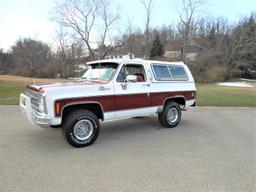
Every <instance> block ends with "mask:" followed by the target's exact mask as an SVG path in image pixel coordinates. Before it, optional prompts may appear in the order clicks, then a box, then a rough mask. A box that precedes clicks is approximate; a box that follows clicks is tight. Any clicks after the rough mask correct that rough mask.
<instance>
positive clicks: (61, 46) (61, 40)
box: [56, 25, 69, 79]
mask: <svg viewBox="0 0 256 192" xmlns="http://www.w3.org/2000/svg"><path fill="white" fill-rule="evenodd" d="M66 36H67V34H66V33H65V32H64V31H63V27H62V26H61V25H60V28H59V30H58V31H56V41H57V44H58V50H57V53H58V56H59V57H60V60H61V65H62V66H63V69H64V70H63V71H65V78H66V79H67V78H68V76H69V75H68V71H69V70H68V62H67V51H66V49H67V42H66Z"/></svg>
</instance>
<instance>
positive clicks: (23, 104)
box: [19, 93, 50, 127]
mask: <svg viewBox="0 0 256 192" xmlns="http://www.w3.org/2000/svg"><path fill="white" fill-rule="evenodd" d="M19 105H20V109H21V111H22V113H23V114H24V115H25V116H26V117H27V118H28V120H29V121H30V122H31V123H32V124H37V125H39V126H40V127H49V126H50V117H49V116H47V114H45V113H40V112H37V111H35V110H33V109H32V107H31V100H30V97H28V96H27V95H25V94H23V93H22V94H20V103H19Z"/></svg>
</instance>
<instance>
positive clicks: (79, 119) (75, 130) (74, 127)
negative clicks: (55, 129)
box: [62, 110, 100, 147]
mask: <svg viewBox="0 0 256 192" xmlns="http://www.w3.org/2000/svg"><path fill="white" fill-rule="evenodd" d="M99 131H100V123H99V119H98V117H97V116H96V115H95V114H94V113H92V112H91V111H88V110H76V111H73V112H71V113H70V114H68V115H67V117H66V118H65V119H64V122H63V125H62V132H63V135H64V137H65V138H66V140H67V141H68V143H69V144H70V145H72V146H74V147H85V146H88V145H91V144H93V143H94V141H95V140H96V139H97V137H98V135H99Z"/></svg>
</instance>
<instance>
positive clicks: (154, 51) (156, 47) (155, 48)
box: [150, 34, 164, 58]
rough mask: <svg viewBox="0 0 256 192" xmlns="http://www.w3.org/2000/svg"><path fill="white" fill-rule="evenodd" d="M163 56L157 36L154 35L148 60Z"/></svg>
mask: <svg viewBox="0 0 256 192" xmlns="http://www.w3.org/2000/svg"><path fill="white" fill-rule="evenodd" d="M163 54H164V48H163V45H162V43H161V40H160V37H159V34H156V37H155V39H154V41H153V45H152V48H151V50H150V58H153V57H161V56H162V55H163Z"/></svg>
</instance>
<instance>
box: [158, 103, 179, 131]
mask: <svg viewBox="0 0 256 192" xmlns="http://www.w3.org/2000/svg"><path fill="white" fill-rule="evenodd" d="M158 120H159V123H160V124H161V125H162V126H164V127H167V128H173V127H176V126H177V125H178V124H179V122H180V120H181V110H180V106H179V105H178V104H177V103H176V102H173V101H172V102H169V103H167V104H166V105H165V107H164V109H163V111H162V112H161V113H159V114H158Z"/></svg>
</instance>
